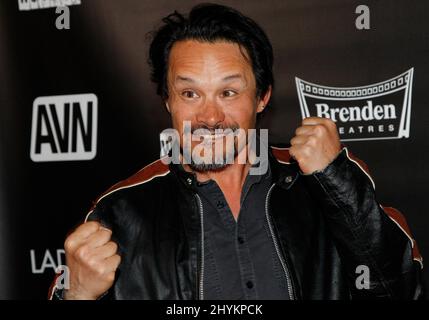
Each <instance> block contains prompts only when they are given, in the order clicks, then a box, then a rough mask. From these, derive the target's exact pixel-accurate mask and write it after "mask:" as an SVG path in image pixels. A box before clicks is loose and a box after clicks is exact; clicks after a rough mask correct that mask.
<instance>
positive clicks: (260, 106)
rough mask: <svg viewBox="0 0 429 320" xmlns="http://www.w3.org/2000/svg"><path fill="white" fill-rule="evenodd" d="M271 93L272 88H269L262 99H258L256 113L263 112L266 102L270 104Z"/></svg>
mask: <svg viewBox="0 0 429 320" xmlns="http://www.w3.org/2000/svg"><path fill="white" fill-rule="evenodd" d="M271 92H272V86H269V87H268V89H267V91H266V92H265V94H264V96H263V97H262V99H260V100H259V102H258V107H257V108H256V113H259V112H262V111H264V109H265V107H266V106H267V104H268V102H270V98H271Z"/></svg>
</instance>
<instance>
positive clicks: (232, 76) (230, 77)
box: [222, 73, 243, 81]
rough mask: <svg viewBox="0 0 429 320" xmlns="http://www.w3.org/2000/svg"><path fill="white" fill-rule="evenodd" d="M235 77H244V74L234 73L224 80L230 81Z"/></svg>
mask: <svg viewBox="0 0 429 320" xmlns="http://www.w3.org/2000/svg"><path fill="white" fill-rule="evenodd" d="M235 79H243V76H242V75H241V74H239V73H236V74H232V75H230V76H226V77H225V78H223V79H222V81H229V80H235Z"/></svg>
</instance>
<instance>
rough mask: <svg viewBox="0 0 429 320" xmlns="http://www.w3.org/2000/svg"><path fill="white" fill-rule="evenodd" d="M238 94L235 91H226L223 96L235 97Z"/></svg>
mask: <svg viewBox="0 0 429 320" xmlns="http://www.w3.org/2000/svg"><path fill="white" fill-rule="evenodd" d="M236 94H237V92H235V91H234V90H224V91H223V92H222V95H223V96H224V97H233V96H235V95H236Z"/></svg>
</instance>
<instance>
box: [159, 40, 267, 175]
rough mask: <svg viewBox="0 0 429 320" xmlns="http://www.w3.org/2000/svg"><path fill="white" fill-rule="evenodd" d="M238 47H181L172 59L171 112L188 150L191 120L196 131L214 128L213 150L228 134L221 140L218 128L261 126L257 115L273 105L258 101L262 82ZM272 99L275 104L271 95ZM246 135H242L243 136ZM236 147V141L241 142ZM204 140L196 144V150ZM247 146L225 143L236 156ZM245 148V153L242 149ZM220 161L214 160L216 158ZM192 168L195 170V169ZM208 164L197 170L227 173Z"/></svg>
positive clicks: (180, 44)
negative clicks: (258, 84) (186, 137)
mask: <svg viewBox="0 0 429 320" xmlns="http://www.w3.org/2000/svg"><path fill="white" fill-rule="evenodd" d="M243 52H245V50H244V49H242V50H241V51H240V47H239V45H238V44H234V43H229V42H223V41H222V42H221V41H219V42H215V43H208V42H198V41H194V40H187V41H180V42H176V43H175V44H174V45H173V47H172V49H171V51H170V56H169V65H168V80H167V81H168V91H169V97H168V100H167V101H166V102H167V108H168V109H169V111H170V114H171V118H172V124H173V128H174V129H176V130H177V131H178V132H179V133H180V138H181V141H180V142H181V147H182V148H183V132H184V121H190V123H191V130H192V132H194V131H195V130H197V129H201V128H203V129H208V130H209V131H210V132H209V133H210V134H211V135H210V136H209V139H208V140H206V139H205V138H204V141H209V144H210V148H212V150H213V155H214V154H215V151H214V144H215V142H216V141H219V139H222V140H225V136H223V135H215V130H216V129H224V130H225V129H231V130H232V131H234V132H236V131H235V130H237V129H243V130H244V132H247V130H248V129H252V128H254V127H255V123H256V114H257V113H258V112H260V111H262V109H263V106H264V104H266V102H268V101H267V100H266V99H264V101H262V100H260V99H258V98H257V97H256V81H255V77H254V74H253V70H252V66H251V65H250V59H246V58H245V57H244V56H243ZM267 99H269V94H268V97H267ZM243 130H240V131H241V132H243ZM235 142H236V141H235ZM198 144H200V142H199V141H193V142H192V143H191V149H192V150H193V149H194V148H195V146H196V145H198ZM243 147H244V146H238V145H237V143H234V144H233V145H232V146H231V144H227V143H226V141H223V151H222V153H223V155H222V157H223V158H225V157H226V155H227V154H228V153H231V152H233V154H234V157H235V156H236V155H237V154H238V153H239V152H241V151H242V149H243ZM240 149H241V150H240ZM213 160H214V156H213ZM191 167H192V165H191ZM223 167H225V165H223V166H222V165H219V166H213V165H210V164H208V163H204V164H203V165H202V166H194V169H196V170H199V171H205V170H209V169H221V168H223Z"/></svg>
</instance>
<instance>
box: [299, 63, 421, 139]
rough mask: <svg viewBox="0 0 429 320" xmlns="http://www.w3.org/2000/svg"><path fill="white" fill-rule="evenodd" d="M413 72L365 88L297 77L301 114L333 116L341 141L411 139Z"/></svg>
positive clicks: (306, 115) (303, 115) (305, 115)
mask: <svg viewBox="0 0 429 320" xmlns="http://www.w3.org/2000/svg"><path fill="white" fill-rule="evenodd" d="M413 71H414V68H411V69H410V70H408V71H407V72H404V73H403V74H400V75H398V76H396V77H394V78H392V79H389V80H386V81H383V82H379V83H375V84H372V85H368V86H362V87H342V88H339V87H326V86H321V85H318V84H314V83H310V82H307V81H304V80H301V79H299V78H295V79H296V87H297V90H298V97H299V103H300V106H301V113H302V117H303V118H306V117H311V116H317V117H325V118H330V119H332V120H333V121H335V122H336V123H337V127H338V131H339V134H340V137H341V140H342V141H353V140H376V139H399V138H408V137H409V134H410V113H411V91H412V85H413Z"/></svg>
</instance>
